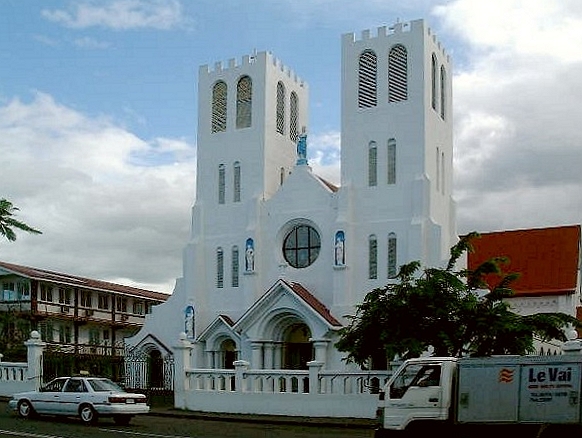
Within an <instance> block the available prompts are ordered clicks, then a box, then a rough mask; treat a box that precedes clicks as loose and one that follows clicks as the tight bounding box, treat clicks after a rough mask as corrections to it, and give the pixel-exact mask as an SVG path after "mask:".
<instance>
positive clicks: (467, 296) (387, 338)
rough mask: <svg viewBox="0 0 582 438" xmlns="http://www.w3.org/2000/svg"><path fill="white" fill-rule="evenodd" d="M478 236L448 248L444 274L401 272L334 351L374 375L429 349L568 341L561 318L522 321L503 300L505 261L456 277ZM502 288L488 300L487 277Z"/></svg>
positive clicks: (506, 350) (514, 348) (414, 268)
mask: <svg viewBox="0 0 582 438" xmlns="http://www.w3.org/2000/svg"><path fill="white" fill-rule="evenodd" d="M478 237H479V235H478V234H477V233H475V232H474V233H470V234H468V235H467V236H465V237H463V238H462V239H461V240H460V241H459V242H458V243H457V244H456V245H454V246H453V247H452V248H451V257H450V259H449V262H448V264H447V266H446V267H445V268H441V269H439V268H427V269H424V270H423V271H422V272H421V271H420V269H421V266H420V263H419V262H417V261H415V262H411V263H408V264H406V265H403V266H402V267H401V268H400V271H399V273H398V276H397V280H396V281H395V282H394V283H390V284H388V285H386V286H384V287H381V288H377V289H374V290H372V291H371V292H369V293H368V294H367V295H366V297H365V299H364V301H363V302H362V303H361V304H359V305H358V306H357V307H356V314H355V315H354V316H351V317H350V323H349V324H348V325H347V326H346V327H344V328H343V329H342V330H341V331H340V339H339V341H338V342H337V343H336V347H337V348H338V349H339V350H340V351H344V352H347V353H348V356H347V360H348V361H351V362H355V363H357V364H359V365H361V366H369V365H371V366H372V367H374V368H376V369H380V368H384V367H386V366H387V363H388V361H390V360H393V359H395V358H402V359H405V358H409V357H418V356H420V355H421V354H422V353H424V352H426V351H429V349H430V347H432V351H433V355H435V356H457V357H459V356H464V355H470V356H490V355H493V354H520V355H521V354H527V353H531V352H533V351H534V340H535V339H536V338H537V339H540V340H542V341H548V340H552V339H557V340H560V341H565V340H566V336H565V333H564V329H565V328H566V327H568V326H576V327H578V326H579V322H578V320H577V319H576V318H574V317H572V316H570V315H566V314H564V313H539V314H535V315H530V316H521V315H518V314H516V313H514V312H512V311H511V310H510V307H509V305H508V304H507V302H506V301H505V298H508V297H511V296H512V295H513V290H512V289H511V287H510V285H511V283H512V282H513V281H514V280H515V279H516V278H518V275H517V274H515V273H505V272H504V271H503V267H504V266H505V265H506V264H507V263H508V260H507V259H505V258H501V257H499V258H493V259H490V260H488V261H487V262H485V263H483V264H482V265H481V266H479V267H478V268H477V269H475V270H474V271H469V270H468V269H462V270H459V271H456V270H455V266H456V265H457V263H458V261H459V258H460V257H461V256H462V255H463V254H464V253H466V252H468V251H472V250H473V248H472V245H471V240H472V239H475V238H478ZM491 275H494V276H496V277H497V278H498V282H497V284H496V286H495V287H493V288H492V289H491V290H490V291H488V292H487V293H484V292H485V291H486V289H487V287H488V286H487V283H486V281H485V279H486V278H490V276H491Z"/></svg>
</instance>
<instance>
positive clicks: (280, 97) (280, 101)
mask: <svg viewBox="0 0 582 438" xmlns="http://www.w3.org/2000/svg"><path fill="white" fill-rule="evenodd" d="M276 114H277V132H278V133H279V134H285V85H283V82H278V83H277V109H276Z"/></svg>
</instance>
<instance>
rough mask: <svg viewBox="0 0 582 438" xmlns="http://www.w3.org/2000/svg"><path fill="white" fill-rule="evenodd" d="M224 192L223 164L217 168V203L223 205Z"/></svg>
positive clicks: (224, 175)
mask: <svg viewBox="0 0 582 438" xmlns="http://www.w3.org/2000/svg"><path fill="white" fill-rule="evenodd" d="M225 191H226V169H225V168H224V164H220V165H219V166H218V203H219V204H224V200H225V196H224V195H225Z"/></svg>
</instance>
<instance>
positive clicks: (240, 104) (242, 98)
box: [236, 76, 253, 129]
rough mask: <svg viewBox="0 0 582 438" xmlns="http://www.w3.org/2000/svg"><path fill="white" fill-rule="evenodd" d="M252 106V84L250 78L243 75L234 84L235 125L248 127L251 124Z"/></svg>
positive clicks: (238, 127)
mask: <svg viewBox="0 0 582 438" xmlns="http://www.w3.org/2000/svg"><path fill="white" fill-rule="evenodd" d="M252 107H253V84H252V81H251V78H250V77H248V76H243V77H242V78H240V79H239V81H238V84H237V86H236V127H237V129H240V128H248V127H250V126H251V117H252Z"/></svg>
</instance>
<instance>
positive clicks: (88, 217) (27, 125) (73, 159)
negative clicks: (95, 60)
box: [0, 93, 195, 293]
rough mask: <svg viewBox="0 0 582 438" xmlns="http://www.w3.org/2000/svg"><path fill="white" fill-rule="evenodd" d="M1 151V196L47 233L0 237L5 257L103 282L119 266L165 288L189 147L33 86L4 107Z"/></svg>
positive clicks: (183, 236) (187, 196) (182, 225)
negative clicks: (28, 96) (29, 94)
mask: <svg viewBox="0 0 582 438" xmlns="http://www.w3.org/2000/svg"><path fill="white" fill-rule="evenodd" d="M0 150H1V151H2V153H1V154H0V166H1V167H2V169H3V171H2V172H0V187H2V188H3V190H2V194H1V196H3V197H6V198H8V199H9V200H10V201H12V202H13V203H14V205H16V206H17V207H18V208H20V211H19V219H21V220H24V221H25V222H26V223H28V224H29V225H31V226H33V227H35V228H38V229H40V230H41V231H42V232H43V234H42V235H39V236H32V235H26V234H22V233H19V235H18V239H17V241H16V242H13V243H10V244H8V243H7V242H0V247H1V252H2V259H3V260H8V261H11V262H14V263H21V264H25V265H30V266H35V267H41V268H46V269H53V270H56V271H61V272H63V271H64V272H69V273H74V274H77V275H84V276H87V277H90V278H98V279H104V280H111V279H114V278H118V277H119V274H120V272H123V274H124V276H127V277H128V278H132V280H133V281H132V282H131V283H130V284H131V285H135V286H139V287H146V288H149V289H152V290H160V291H162V292H168V293H169V292H171V290H172V287H173V282H174V280H175V278H176V277H179V276H180V275H181V272H180V267H181V264H182V263H181V248H182V247H183V245H184V242H186V240H187V236H188V232H189V230H188V224H189V215H190V211H189V206H190V205H191V204H192V202H193V201H194V185H195V165H194V162H195V153H194V147H193V146H192V145H190V144H188V143H187V142H185V141H183V140H180V139H167V138H157V139H153V140H150V141H146V140H143V139H141V138H138V137H137V136H136V135H134V134H132V133H131V132H129V131H127V130H125V129H124V128H122V127H119V126H117V125H116V124H115V123H113V122H111V121H110V120H108V119H107V118H104V117H97V118H91V117H88V116H86V115H84V114H82V113H79V112H78V111H75V110H73V109H71V108H68V107H66V106H63V105H60V104H59V103H57V102H56V101H55V100H54V99H53V98H52V97H51V96H49V95H47V94H43V93H37V94H36V95H35V96H34V98H33V100H32V101H31V102H22V101H21V100H19V99H13V100H12V101H10V102H8V103H7V104H6V105H4V106H1V107H0ZM144 157H146V158H144ZM158 157H161V158H160V159H158ZM154 162H158V164H156V165H154V164H153V163H154ZM65 267H66V268H65ZM126 284H129V283H127V282H126Z"/></svg>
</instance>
